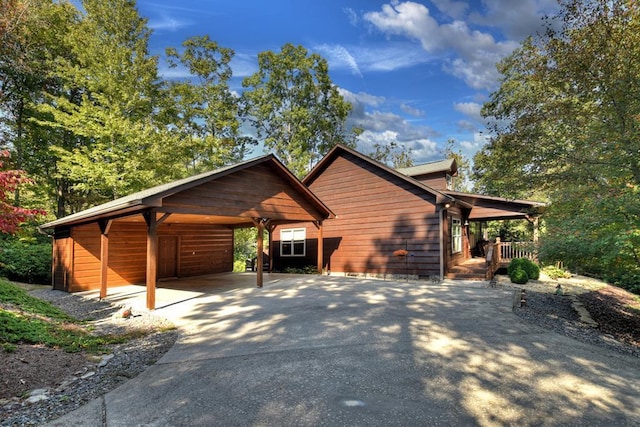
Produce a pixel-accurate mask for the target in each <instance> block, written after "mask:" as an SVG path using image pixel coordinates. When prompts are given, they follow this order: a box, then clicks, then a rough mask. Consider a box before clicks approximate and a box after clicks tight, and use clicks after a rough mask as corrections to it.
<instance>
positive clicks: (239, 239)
mask: <svg viewBox="0 0 640 427" xmlns="http://www.w3.org/2000/svg"><path fill="white" fill-rule="evenodd" d="M265 234H266V233H265ZM256 236H257V229H256V228H255V227H250V228H236V229H235V230H233V244H234V246H233V259H234V261H242V262H244V261H246V260H248V259H253V258H255V257H256V254H257V244H256ZM266 237H267V239H265V241H267V242H268V236H266ZM265 247H267V245H266V244H265ZM243 271H244V267H243Z"/></svg>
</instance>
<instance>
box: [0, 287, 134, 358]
mask: <svg viewBox="0 0 640 427" xmlns="http://www.w3.org/2000/svg"><path fill="white" fill-rule="evenodd" d="M145 334H147V332H144V331H138V332H133V333H127V334H119V335H102V336H98V335H92V334H90V333H89V332H88V331H87V328H86V325H85V324H84V323H83V322H81V321H78V320H77V319H74V318H73V317H71V316H69V315H67V314H66V313H64V312H63V311H61V310H60V309H58V308H56V307H54V306H53V305H51V304H49V303H48V302H46V301H43V300H41V299H39V298H35V297H33V296H31V295H30V294H29V293H28V292H27V291H25V290H24V289H21V288H20V287H18V286H16V285H14V284H12V283H10V282H8V281H6V280H3V279H0V349H2V350H3V351H5V352H11V351H14V350H15V345H16V344H44V345H46V346H48V347H54V348H62V349H63V350H64V351H66V352H69V353H73V352H79V351H88V352H90V353H101V352H104V351H106V346H107V345H108V344H116V343H123V342H126V341H129V340H130V339H133V338H137V337H140V336H143V335H145Z"/></svg>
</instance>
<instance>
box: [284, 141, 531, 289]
mask: <svg viewBox="0 0 640 427" xmlns="http://www.w3.org/2000/svg"><path fill="white" fill-rule="evenodd" d="M456 176H457V165H456V162H455V160H453V159H450V160H445V161H440V162H433V163H428V164H425V165H419V166H415V167H411V168H406V169H399V170H394V169H391V168H389V167H387V166H385V165H384V164H381V163H379V162H376V161H374V160H372V159H370V158H369V157H367V156H365V155H363V154H361V153H359V152H357V151H355V150H353V149H351V148H348V147H345V146H342V145H338V146H336V147H334V148H333V149H332V150H331V151H330V152H329V153H328V154H327V155H326V156H325V157H324V158H323V159H322V160H321V161H320V162H319V163H318V164H317V165H316V166H315V167H314V169H313V170H312V171H311V172H310V173H309V175H308V176H307V177H305V179H304V180H303V183H304V184H305V185H306V186H307V187H308V188H309V189H310V190H311V191H312V192H313V194H315V195H316V196H317V197H318V198H320V200H322V201H323V202H324V203H325V204H326V205H327V206H328V207H329V209H331V210H332V212H334V213H335V215H336V217H335V218H334V219H331V220H330V221H326V222H325V226H324V227H323V237H322V239H323V240H324V244H323V253H322V256H321V257H320V258H321V259H322V260H323V263H322V268H323V270H324V271H325V272H327V273H330V274H345V275H354V276H363V275H366V276H368V277H379V278H388V277H395V276H412V277H418V278H442V277H477V278H485V277H487V276H490V275H491V274H493V272H492V271H487V266H486V261H485V258H481V259H480V262H475V263H474V262H471V261H473V256H474V255H484V253H482V252H483V250H484V249H485V247H484V246H483V245H484V241H483V238H484V237H486V236H483V234H484V230H483V224H484V223H486V221H490V220H499V219H528V220H530V221H532V222H534V224H537V218H538V216H539V214H540V212H541V211H542V209H543V208H544V204H543V203H538V202H532V201H525V200H507V199H503V198H498V197H490V196H484V195H480V194H470V193H462V192H458V191H455V188H454V186H453V185H454V180H455V177H456ZM318 238H319V237H318V233H317V230H316V228H315V227H313V226H311V225H309V224H295V225H294V226H291V227H289V226H279V227H277V228H276V229H275V230H274V236H273V241H274V246H273V247H272V248H271V252H272V255H271V256H272V258H273V268H275V269H278V270H284V269H286V268H288V267H290V268H301V267H304V266H306V265H316V261H317V260H318V259H319V258H318V253H317V251H316V250H317V248H318V245H317V244H316V242H317V240H318ZM491 249H492V250H493V249H494V248H493V247H492V248H491ZM495 250H496V253H495V256H494V259H497V258H498V257H499V256H500V255H501V254H502V255H503V258H508V256H509V254H508V253H503V252H504V250H503V248H501V247H497V248H496V249H495ZM405 251H406V255H402V254H403V253H404V252H405Z"/></svg>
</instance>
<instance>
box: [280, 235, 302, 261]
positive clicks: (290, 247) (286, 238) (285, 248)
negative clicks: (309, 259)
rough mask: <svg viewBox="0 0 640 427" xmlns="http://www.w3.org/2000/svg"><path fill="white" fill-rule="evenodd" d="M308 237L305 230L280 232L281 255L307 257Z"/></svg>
mask: <svg viewBox="0 0 640 427" xmlns="http://www.w3.org/2000/svg"><path fill="white" fill-rule="evenodd" d="M306 235H307V232H306V229H304V228H289V229H284V230H280V255H281V256H305V254H306Z"/></svg>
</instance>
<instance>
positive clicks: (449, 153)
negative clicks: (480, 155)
mask: <svg viewBox="0 0 640 427" xmlns="http://www.w3.org/2000/svg"><path fill="white" fill-rule="evenodd" d="M456 145H457V144H456V140H455V139H449V140H448V141H447V146H446V147H445V149H444V158H445V159H455V161H456V165H457V166H458V176H457V177H456V178H455V182H454V188H453V189H454V190H455V191H469V187H470V185H471V183H470V182H469V180H470V173H469V172H470V170H471V166H470V162H469V159H468V158H467V156H465V155H464V154H462V150H460V149H459V148H457V147H456Z"/></svg>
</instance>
